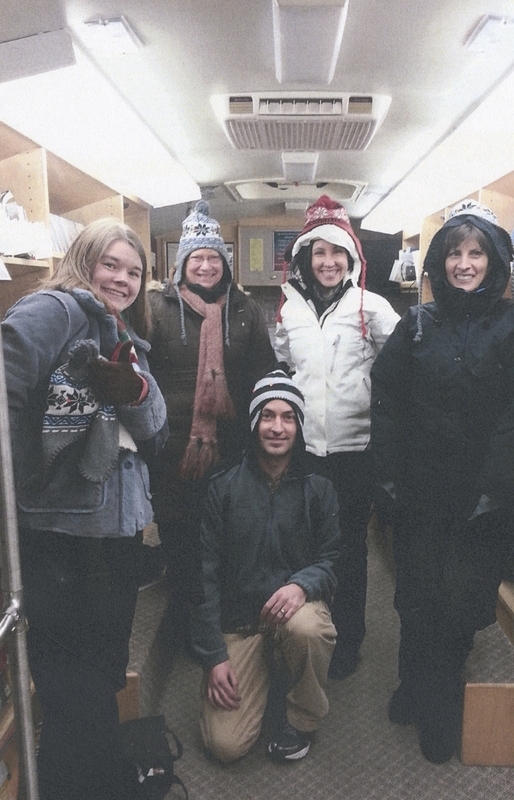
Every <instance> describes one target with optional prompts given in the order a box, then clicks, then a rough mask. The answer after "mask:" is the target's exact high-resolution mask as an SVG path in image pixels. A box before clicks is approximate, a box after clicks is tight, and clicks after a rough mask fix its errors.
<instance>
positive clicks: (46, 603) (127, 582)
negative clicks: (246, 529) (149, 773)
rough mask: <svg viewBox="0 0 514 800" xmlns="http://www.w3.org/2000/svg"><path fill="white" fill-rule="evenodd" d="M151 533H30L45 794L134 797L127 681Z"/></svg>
mask: <svg viewBox="0 0 514 800" xmlns="http://www.w3.org/2000/svg"><path fill="white" fill-rule="evenodd" d="M141 541H142V536H141V535H140V534H139V535H138V536H136V537H135V538H126V539H125V538H123V539H98V538H90V539H88V538H85V537H74V536H69V535H67V534H59V533H53V532H50V531H27V530H22V531H20V555H21V564H22V577H23V588H24V598H25V609H26V615H27V619H28V622H29V631H28V636H27V646H28V654H29V662H30V669H31V672H32V677H33V680H34V685H35V687H36V693H37V697H38V700H39V702H40V705H41V709H42V716H43V720H42V729H41V738H40V748H39V753H38V757H37V766H38V779H39V791H40V797H41V800H129V799H131V798H132V794H131V789H130V785H129V782H128V778H127V776H126V767H125V764H124V761H123V757H122V752H121V747H120V740H119V722H118V707H117V703H116V692H118V691H119V690H120V689H122V688H123V686H124V685H125V673H126V667H127V663H128V646H129V639H130V632H131V628H132V621H133V616H134V610H135V604H136V599H137V589H138V578H139V558H140V549H141Z"/></svg>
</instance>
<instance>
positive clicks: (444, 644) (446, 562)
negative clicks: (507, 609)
mask: <svg viewBox="0 0 514 800" xmlns="http://www.w3.org/2000/svg"><path fill="white" fill-rule="evenodd" d="M438 512H439V513H438ZM512 539H513V523H512V520H511V519H510V518H509V517H507V516H506V515H504V514H501V513H498V512H491V513H489V514H484V515H482V516H480V517H478V518H477V519H476V520H475V521H473V522H471V523H469V522H467V521H466V520H460V521H459V520H457V519H455V518H452V516H451V514H444V513H441V512H440V510H439V509H433V510H432V513H431V514H429V513H426V514H424V513H421V512H420V513H415V512H413V511H412V510H406V511H404V512H403V514H402V516H401V518H400V520H399V521H398V524H397V526H396V528H395V531H394V538H393V543H394V556H395V563H396V593H395V607H396V609H397V611H398V613H399V616H400V621H401V638H400V651H399V677H400V680H402V681H406V682H407V683H408V684H410V685H411V686H413V687H416V686H417V687H418V688H419V691H420V692H425V691H430V687H433V688H434V691H436V690H440V687H444V686H445V685H446V684H448V683H450V684H451V683H458V682H459V681H460V680H461V677H462V670H463V667H464V664H465V662H466V659H467V656H468V654H469V652H470V651H471V649H472V647H473V638H474V635H475V632H476V631H477V630H480V629H482V628H485V627H486V626H487V625H490V624H492V623H493V622H495V620H496V602H497V597H498V588H499V585H500V582H501V580H502V577H503V571H504V565H505V561H506V558H507V557H508V554H509V552H510V551H511V549H512Z"/></svg>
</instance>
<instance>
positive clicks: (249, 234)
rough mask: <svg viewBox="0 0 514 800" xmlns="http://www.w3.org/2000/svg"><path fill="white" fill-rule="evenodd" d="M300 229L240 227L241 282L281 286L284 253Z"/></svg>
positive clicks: (247, 284)
mask: <svg viewBox="0 0 514 800" xmlns="http://www.w3.org/2000/svg"><path fill="white" fill-rule="evenodd" d="M296 236H298V231H297V230H296V231H293V230H290V229H287V230H286V229H284V230H282V229H272V228H259V227H251V226H248V227H241V228H239V281H240V283H242V284H243V286H279V285H280V284H281V283H282V280H283V271H284V252H285V250H286V247H287V246H288V244H289V243H290V242H291V241H292V240H293V239H295V238H296Z"/></svg>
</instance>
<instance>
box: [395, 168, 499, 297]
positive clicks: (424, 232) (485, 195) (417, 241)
mask: <svg viewBox="0 0 514 800" xmlns="http://www.w3.org/2000/svg"><path fill="white" fill-rule="evenodd" d="M468 198H469V199H473V200H477V201H478V202H479V203H482V204H483V205H484V206H487V207H488V208H490V209H491V211H493V212H494V213H495V214H496V216H497V217H498V223H499V224H500V226H501V227H502V228H505V230H507V231H508V232H509V233H510V232H511V231H513V230H514V172H509V173H508V174H507V175H504V176H503V177H501V178H499V179H498V180H497V181H494V182H493V183H490V184H488V185H487V186H483V187H482V188H480V189H477V190H476V191H475V192H472V193H470V194H468V195H466V197H465V198H464V197H462V198H456V199H455V202H453V203H451V205H448V206H446V208H442V209H440V210H439V211H437V212H435V213H434V214H431V215H430V216H429V217H426V218H425V219H424V220H423V224H422V226H421V230H420V231H419V232H418V233H414V234H407V233H404V237H403V242H404V244H403V246H404V247H408V246H410V247H419V251H420V265H421V266H422V265H423V261H424V259H425V256H426V253H427V250H428V246H429V244H430V242H431V241H432V238H433V236H434V234H435V233H437V231H438V230H439V229H440V228H441V227H442V226H443V225H444V223H445V222H446V220H447V219H448V215H449V213H450V211H451V209H452V208H453V207H454V206H455V205H457V203H459V202H460V201H461V200H465V199H468ZM509 292H510V288H509ZM422 299H423V302H428V301H429V300H431V299H432V293H431V291H430V286H429V283H428V280H427V279H426V277H425V279H424V282H423V298H422Z"/></svg>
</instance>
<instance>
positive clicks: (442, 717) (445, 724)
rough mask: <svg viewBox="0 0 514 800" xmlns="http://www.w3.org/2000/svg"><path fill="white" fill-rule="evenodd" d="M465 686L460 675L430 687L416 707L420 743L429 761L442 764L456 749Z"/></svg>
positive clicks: (459, 732) (460, 727) (460, 725)
mask: <svg viewBox="0 0 514 800" xmlns="http://www.w3.org/2000/svg"><path fill="white" fill-rule="evenodd" d="M463 693H464V685H463V683H462V680H461V679H460V677H457V678H450V679H449V680H447V681H445V682H444V683H443V684H442V685H441V683H439V684H436V685H435V686H431V687H429V689H428V691H427V692H426V694H425V695H424V697H423V701H422V705H421V706H420V709H419V712H420V713H419V716H418V720H417V726H418V731H419V746H420V748H421V752H422V753H423V755H424V756H425V758H426V759H427V760H428V761H432V762H433V763H434V764H444V763H445V762H446V761H449V760H450V759H451V758H452V756H454V755H455V754H456V752H457V747H458V744H459V738H460V734H461V729H462V701H463Z"/></svg>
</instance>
